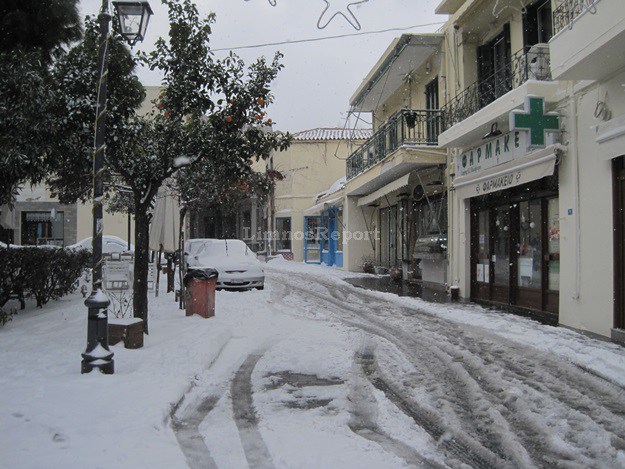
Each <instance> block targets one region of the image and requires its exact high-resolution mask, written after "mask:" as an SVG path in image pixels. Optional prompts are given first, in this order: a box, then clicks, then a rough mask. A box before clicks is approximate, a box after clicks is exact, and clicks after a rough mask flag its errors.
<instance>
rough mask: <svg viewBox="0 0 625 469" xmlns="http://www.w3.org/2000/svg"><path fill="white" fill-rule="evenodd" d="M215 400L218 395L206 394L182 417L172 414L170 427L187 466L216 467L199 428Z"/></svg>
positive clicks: (215, 403)
mask: <svg viewBox="0 0 625 469" xmlns="http://www.w3.org/2000/svg"><path fill="white" fill-rule="evenodd" d="M217 402H219V397H217V396H208V397H206V398H205V399H204V400H202V402H201V403H200V404H199V405H198V406H197V407H194V411H193V412H191V413H190V414H188V415H186V416H185V417H184V418H179V417H176V416H175V415H172V420H171V427H172V429H173V430H174V434H175V435H176V440H177V441H178V445H179V446H180V448H181V449H182V452H183V453H184V456H185V459H186V460H187V464H189V467H192V468H196V467H197V468H208V469H217V468H218V466H217V464H216V463H215V460H214V459H213V458H212V456H211V454H210V451H209V449H208V447H207V446H206V443H205V442H204V438H202V435H201V434H200V430H199V426H200V424H201V423H202V422H203V421H204V419H205V418H206V416H207V415H208V414H209V413H210V412H211V411H212V410H213V409H214V408H215V405H217Z"/></svg>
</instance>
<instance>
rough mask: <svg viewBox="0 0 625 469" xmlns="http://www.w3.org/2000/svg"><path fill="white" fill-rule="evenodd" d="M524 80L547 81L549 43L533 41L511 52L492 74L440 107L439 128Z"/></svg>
mask: <svg viewBox="0 0 625 469" xmlns="http://www.w3.org/2000/svg"><path fill="white" fill-rule="evenodd" d="M528 80H542V81H547V80H551V69H550V66H549V46H548V45H547V44H536V45H533V46H531V47H526V48H523V49H521V50H520V51H518V52H516V53H515V54H512V56H511V57H510V60H509V61H506V62H504V63H503V64H501V65H499V66H498V67H497V68H496V69H495V72H494V73H493V74H491V75H490V76H487V77H485V78H483V79H482V80H480V81H477V82H475V83H473V84H472V85H470V86H469V87H468V88H466V89H465V90H464V91H463V92H462V93H460V94H459V95H458V96H456V97H455V98H453V99H452V100H451V101H449V102H448V103H447V104H445V106H443V111H444V112H443V130H447V129H449V128H450V127H451V126H452V125H454V124H457V123H458V122H462V121H463V120H465V119H467V118H468V117H470V116H472V115H473V114H475V113H476V112H478V111H479V110H480V109H482V108H484V107H486V106H487V105H488V104H490V103H492V102H493V101H495V100H496V99H497V98H500V97H501V96H503V95H504V94H506V93H507V92H508V91H510V90H512V89H514V88H518V87H519V86H521V85H522V84H523V83H525V82H526V81H528Z"/></svg>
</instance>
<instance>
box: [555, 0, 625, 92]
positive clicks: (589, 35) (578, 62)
mask: <svg viewBox="0 0 625 469" xmlns="http://www.w3.org/2000/svg"><path fill="white" fill-rule="evenodd" d="M623 6H624V5H623V0H564V1H562V2H561V3H560V4H559V5H558V6H557V7H556V8H555V9H554V10H553V13H552V17H553V33H554V35H553V37H552V38H551V39H550V40H549V48H550V50H551V74H552V76H553V78H554V79H555V80H602V79H603V78H604V77H608V76H612V75H613V74H615V73H617V72H618V71H619V70H620V69H621V68H623V67H624V66H625V49H624V48H623V44H624V43H625V14H624V10H623Z"/></svg>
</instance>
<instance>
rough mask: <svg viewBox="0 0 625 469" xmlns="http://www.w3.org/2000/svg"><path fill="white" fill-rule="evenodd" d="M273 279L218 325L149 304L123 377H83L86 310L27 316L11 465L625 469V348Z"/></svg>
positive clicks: (14, 337) (476, 310)
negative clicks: (141, 339)
mask: <svg viewBox="0 0 625 469" xmlns="http://www.w3.org/2000/svg"><path fill="white" fill-rule="evenodd" d="M266 272H267V286H266V289H265V290H264V291H252V292H218V294H217V313H216V317H215V318H212V319H208V320H206V319H201V318H199V317H191V318H185V316H184V312H182V311H180V310H178V309H177V307H176V305H175V303H174V301H173V298H172V295H171V294H170V295H165V294H164V293H162V294H161V296H160V297H159V298H154V297H153V296H150V305H151V306H150V314H151V334H150V335H149V336H146V338H145V346H144V348H143V349H141V350H126V349H124V348H123V346H122V345H117V346H114V347H112V350H113V351H114V352H115V366H116V370H115V375H112V376H103V375H99V374H97V373H92V374H89V375H80V370H79V362H80V353H81V352H82V351H83V349H84V340H85V330H86V311H85V308H84V306H83V305H82V298H80V295H73V296H71V297H68V298H66V299H62V300H60V301H57V302H52V303H50V304H49V305H47V306H46V307H45V308H44V309H43V310H37V309H29V310H27V311H25V312H22V313H20V314H18V316H16V317H15V319H14V321H13V322H12V323H10V324H8V325H7V326H5V327H4V328H3V329H0V353H1V354H2V357H3V362H2V363H3V365H2V373H1V374H0V387H1V388H2V390H3V399H2V400H1V401H0V432H2V434H3V435H4V436H5V442H4V444H3V449H2V450H1V453H2V456H1V457H0V466H1V467H33V468H34V467H148V466H151V467H186V466H190V467H202V468H204V467H220V468H231V467H232V468H234V467H248V466H249V467H254V468H256V467H259V468H265V467H276V468H282V467H285V468H287V467H288V468H290V467H306V468H313V467H343V468H348V467H359V468H363V467H371V468H374V467H375V468H382V467H384V468H394V467H447V466H448V467H462V466H463V464H466V465H468V466H471V467H547V466H556V465H563V466H567V467H602V468H608V467H623V466H624V465H625V392H624V391H623V387H624V386H625V350H623V349H622V348H621V347H618V346H616V345H614V344H611V343H607V342H601V341H597V340H594V339H590V338H588V337H585V336H583V335H580V334H577V333H575V332H572V331H569V330H566V329H564V328H554V327H549V326H543V325H540V324H538V323H535V322H532V321H530V320H527V319H524V318H520V317H516V316H512V315H509V314H503V313H499V312H497V311H489V310H485V309H482V308H480V307H477V306H474V305H457V304H455V305H450V304H434V303H426V302H424V301H422V300H420V299H415V298H399V297H396V296H394V295H391V294H385V293H378V292H370V291H366V290H363V289H359V288H356V287H353V286H351V285H349V284H348V283H346V282H345V281H344V280H343V279H344V278H347V277H350V276H353V275H354V274H348V273H345V272H341V271H337V270H333V269H330V268H326V267H319V266H307V265H303V264H298V263H289V262H286V261H272V262H270V263H269V264H268V266H267V270H266ZM615 376H616V377H617V378H616V379H615V378H614V377H615ZM93 461H98V462H97V463H95V462H93ZM465 467H466V466H465Z"/></svg>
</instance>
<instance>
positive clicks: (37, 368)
mask: <svg viewBox="0 0 625 469" xmlns="http://www.w3.org/2000/svg"><path fill="white" fill-rule="evenodd" d="M149 319H150V335H149V336H146V337H145V346H144V348H143V349H139V350H127V349H124V348H123V345H122V344H119V345H116V346H114V347H111V350H113V352H114V353H115V356H114V360H115V374H114V375H112V376H104V375H101V374H100V373H98V372H92V373H90V374H88V375H81V374H80V361H81V356H80V354H81V353H82V352H84V350H85V346H86V335H87V309H86V308H85V306H84V305H83V299H82V298H81V297H80V295H77V294H76V295H72V296H69V297H66V298H64V299H61V300H59V301H56V302H52V303H50V304H49V305H47V306H46V307H45V308H44V309H34V308H30V309H28V310H26V311H21V312H20V313H19V314H18V315H17V316H15V317H14V319H13V321H12V322H11V323H9V324H7V325H6V326H5V327H3V328H2V329H0V356H2V369H1V372H0V389H2V394H3V396H2V399H1V401H0V434H2V435H3V443H2V444H3V447H4V448H5V449H4V450H3V451H2V453H3V455H2V458H1V462H0V466H2V467H21V468H24V467H33V468H36V467H148V466H153V467H186V464H185V463H184V458H183V457H182V455H181V453H180V449H179V447H178V445H177V444H176V441H175V438H174V437H173V433H172V431H171V429H170V427H169V426H168V425H166V424H165V423H166V421H167V419H168V415H169V412H170V410H171V407H172V406H173V405H174V404H175V403H176V402H177V401H178V400H179V399H180V397H181V396H182V394H183V393H184V391H185V389H186V388H187V387H188V383H189V382H191V381H193V380H194V377H195V376H196V374H197V373H198V371H200V370H202V369H204V368H206V367H207V366H208V365H209V364H210V363H211V361H212V360H213V359H214V358H215V356H217V354H218V353H219V350H220V349H221V347H222V346H223V344H224V343H225V342H226V341H227V340H228V339H229V337H230V336H231V330H230V329H229V328H228V327H226V326H225V325H224V324H220V323H219V322H217V321H210V320H204V319H202V318H200V317H198V316H194V317H189V318H186V317H184V311H180V310H179V309H178V308H177V306H176V303H174V301H173V297H172V295H171V294H170V295H166V296H165V295H163V296H161V297H160V298H156V299H155V298H152V297H151V298H150V318H149Z"/></svg>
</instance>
